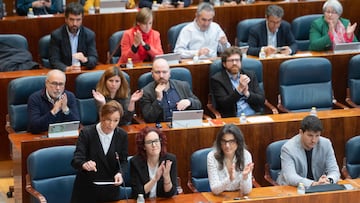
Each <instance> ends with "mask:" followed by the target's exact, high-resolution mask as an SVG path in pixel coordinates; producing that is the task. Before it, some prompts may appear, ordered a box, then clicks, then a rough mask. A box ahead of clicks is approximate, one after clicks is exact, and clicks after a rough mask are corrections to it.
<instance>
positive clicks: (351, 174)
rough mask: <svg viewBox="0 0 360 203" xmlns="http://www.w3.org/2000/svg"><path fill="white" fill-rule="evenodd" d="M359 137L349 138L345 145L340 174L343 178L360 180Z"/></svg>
mask: <svg viewBox="0 0 360 203" xmlns="http://www.w3.org/2000/svg"><path fill="white" fill-rule="evenodd" d="M359 154H360V135H358V136H355V137H352V138H350V139H349V140H348V141H347V142H346V144H345V158H344V165H343V168H342V173H343V175H344V176H345V178H360V156H359Z"/></svg>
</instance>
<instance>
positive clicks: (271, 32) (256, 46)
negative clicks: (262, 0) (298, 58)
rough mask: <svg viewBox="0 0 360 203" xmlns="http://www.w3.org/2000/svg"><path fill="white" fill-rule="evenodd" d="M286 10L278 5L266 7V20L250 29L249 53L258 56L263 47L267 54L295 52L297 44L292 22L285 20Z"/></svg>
mask: <svg viewBox="0 0 360 203" xmlns="http://www.w3.org/2000/svg"><path fill="white" fill-rule="evenodd" d="M283 16H284V10H283V8H281V7H280V6H278V5H270V6H268V7H267V9H266V13H265V18H266V20H265V21H263V22H261V23H259V24H257V25H255V26H254V27H252V28H251V29H250V30H249V39H248V44H249V49H248V54H249V55H253V56H258V55H259V52H260V50H261V49H262V48H263V49H264V52H265V54H266V56H271V55H273V54H276V53H281V54H285V55H290V54H295V53H296V51H297V45H296V42H295V37H294V35H293V34H292V32H291V29H290V24H289V23H288V22H286V21H284V20H282V17H283Z"/></svg>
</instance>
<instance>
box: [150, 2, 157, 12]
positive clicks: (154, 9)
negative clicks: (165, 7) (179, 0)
mask: <svg viewBox="0 0 360 203" xmlns="http://www.w3.org/2000/svg"><path fill="white" fill-rule="evenodd" d="M151 10H153V11H156V10H159V5H158V4H157V1H153V3H152V6H151Z"/></svg>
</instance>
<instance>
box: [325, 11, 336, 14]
mask: <svg viewBox="0 0 360 203" xmlns="http://www.w3.org/2000/svg"><path fill="white" fill-rule="evenodd" d="M325 13H326V14H328V15H330V14H332V15H334V14H337V12H336V11H325Z"/></svg>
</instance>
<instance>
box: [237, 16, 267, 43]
mask: <svg viewBox="0 0 360 203" xmlns="http://www.w3.org/2000/svg"><path fill="white" fill-rule="evenodd" d="M264 20H265V18H250V19H245V20H242V21H240V22H239V23H238V24H237V26H236V39H237V46H239V47H241V46H247V45H248V39H249V30H250V28H251V27H253V26H254V25H256V24H258V23H260V22H262V21H264Z"/></svg>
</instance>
